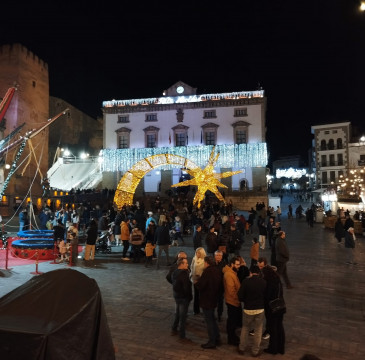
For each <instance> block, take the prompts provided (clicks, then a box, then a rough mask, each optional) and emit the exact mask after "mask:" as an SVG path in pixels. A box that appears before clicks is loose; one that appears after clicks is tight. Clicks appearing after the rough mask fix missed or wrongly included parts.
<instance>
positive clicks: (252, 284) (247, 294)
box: [238, 275, 266, 310]
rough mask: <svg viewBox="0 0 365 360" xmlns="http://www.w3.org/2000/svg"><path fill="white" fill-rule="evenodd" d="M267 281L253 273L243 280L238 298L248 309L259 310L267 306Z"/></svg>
mask: <svg viewBox="0 0 365 360" xmlns="http://www.w3.org/2000/svg"><path fill="white" fill-rule="evenodd" d="M265 289H266V281H265V280H264V279H262V278H260V277H259V276H258V275H252V276H251V277H249V278H246V279H244V280H243V281H242V284H241V287H240V289H239V290H238V299H239V300H240V301H241V302H243V307H244V308H245V309H246V310H258V309H264V308H265V302H264V299H265Z"/></svg>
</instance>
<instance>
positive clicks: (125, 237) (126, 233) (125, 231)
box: [120, 221, 130, 241]
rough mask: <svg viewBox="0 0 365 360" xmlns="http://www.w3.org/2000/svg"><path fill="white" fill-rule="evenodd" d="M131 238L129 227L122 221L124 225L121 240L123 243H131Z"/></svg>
mask: <svg viewBox="0 0 365 360" xmlns="http://www.w3.org/2000/svg"><path fill="white" fill-rule="evenodd" d="M129 236H130V233H129V226H128V224H127V223H126V222H125V221H122V224H121V225H120V238H121V240H122V241H125V240H128V241H129Z"/></svg>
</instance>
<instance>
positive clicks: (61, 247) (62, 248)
mask: <svg viewBox="0 0 365 360" xmlns="http://www.w3.org/2000/svg"><path fill="white" fill-rule="evenodd" d="M57 243H58V249H59V251H60V255H61V259H60V262H63V261H67V260H68V255H67V246H66V243H65V240H63V239H62V240H61V241H59V240H58V241H57Z"/></svg>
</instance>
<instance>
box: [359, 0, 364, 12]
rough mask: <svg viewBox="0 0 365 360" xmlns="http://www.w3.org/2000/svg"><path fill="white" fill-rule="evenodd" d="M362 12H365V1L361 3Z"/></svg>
mask: <svg viewBox="0 0 365 360" xmlns="http://www.w3.org/2000/svg"><path fill="white" fill-rule="evenodd" d="M360 10H361V11H365V1H361V4H360Z"/></svg>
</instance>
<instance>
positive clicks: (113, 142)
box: [101, 81, 268, 193]
mask: <svg viewBox="0 0 365 360" xmlns="http://www.w3.org/2000/svg"><path fill="white" fill-rule="evenodd" d="M103 122H104V129H103V130H104V131H103V134H104V138H103V150H102V151H101V156H102V162H101V170H102V172H103V186H104V187H108V188H116V187H117V185H118V183H119V181H120V179H121V177H122V176H123V174H124V173H125V172H126V171H128V170H129V169H130V168H131V167H132V166H133V165H134V164H135V163H137V162H138V161H140V160H142V159H144V158H147V157H149V156H152V155H157V154H163V153H164V154H165V153H166V154H174V155H181V156H183V157H185V158H187V159H189V160H191V161H193V162H194V163H195V164H197V165H198V166H200V167H205V165H206V164H207V162H208V159H209V155H210V153H211V151H212V149H213V147H214V146H215V151H216V152H219V153H220V156H219V158H218V161H217V163H216V168H215V171H216V172H223V171H227V170H228V171H230V170H232V171H236V170H241V171H242V173H241V174H238V175H235V176H233V177H232V178H228V179H224V180H225V181H222V182H223V183H224V184H225V185H227V186H228V188H229V190H232V191H239V190H240V189H241V190H242V189H255V188H263V187H265V186H266V165H267V159H268V155H267V147H266V127H265V122H266V98H265V96H264V91H263V90H257V91H239V92H227V93H219V94H201V95H198V94H197V89H196V88H193V87H191V86H189V85H187V84H185V83H183V82H181V81H179V82H177V83H176V84H174V85H172V86H171V87H170V88H168V89H167V90H165V91H164V93H163V96H162V97H159V98H146V99H130V100H111V101H104V102H103ZM182 176H183V170H182V169H181V168H178V167H170V166H168V165H167V164H161V167H155V168H154V169H153V170H151V171H148V172H146V174H145V176H144V179H143V182H142V184H141V186H142V189H141V190H142V191H143V192H145V193H159V192H160V191H164V190H166V189H167V188H169V187H170V186H171V185H172V184H176V183H178V182H179V181H180V180H181V177H182Z"/></svg>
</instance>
